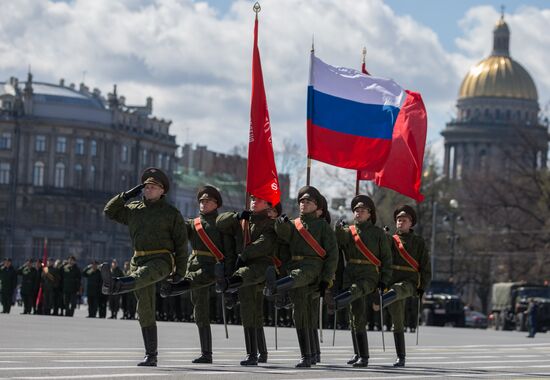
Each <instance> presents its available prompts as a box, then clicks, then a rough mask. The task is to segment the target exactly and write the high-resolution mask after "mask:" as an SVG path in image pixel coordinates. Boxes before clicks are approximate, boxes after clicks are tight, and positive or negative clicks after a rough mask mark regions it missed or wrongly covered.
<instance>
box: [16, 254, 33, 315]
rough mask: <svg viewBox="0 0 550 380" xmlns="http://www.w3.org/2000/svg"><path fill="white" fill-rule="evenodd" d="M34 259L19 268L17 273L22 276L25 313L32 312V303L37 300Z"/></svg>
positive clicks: (22, 296)
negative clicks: (35, 296)
mask: <svg viewBox="0 0 550 380" xmlns="http://www.w3.org/2000/svg"><path fill="white" fill-rule="evenodd" d="M33 263H34V260H33V259H29V260H27V261H26V262H25V264H23V265H22V266H21V267H20V268H19V269H18V270H17V274H18V275H19V276H21V298H23V313H21V314H30V313H31V311H32V305H33V304H34V302H35V301H36V298H34V280H35V277H36V269H35V268H34V267H33Z"/></svg>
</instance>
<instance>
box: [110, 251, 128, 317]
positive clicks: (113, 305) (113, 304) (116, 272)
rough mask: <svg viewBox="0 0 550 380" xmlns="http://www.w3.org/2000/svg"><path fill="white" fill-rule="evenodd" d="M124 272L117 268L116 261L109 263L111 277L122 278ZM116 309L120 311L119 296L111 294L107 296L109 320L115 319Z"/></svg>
mask: <svg viewBox="0 0 550 380" xmlns="http://www.w3.org/2000/svg"><path fill="white" fill-rule="evenodd" d="M122 276H124V272H123V271H122V269H120V268H119V267H118V263H117V261H116V259H113V261H111V277H122ZM125 294H126V293H125ZM118 309H120V295H119V294H111V295H110V296H109V310H111V316H110V317H109V319H116V318H117V314H118Z"/></svg>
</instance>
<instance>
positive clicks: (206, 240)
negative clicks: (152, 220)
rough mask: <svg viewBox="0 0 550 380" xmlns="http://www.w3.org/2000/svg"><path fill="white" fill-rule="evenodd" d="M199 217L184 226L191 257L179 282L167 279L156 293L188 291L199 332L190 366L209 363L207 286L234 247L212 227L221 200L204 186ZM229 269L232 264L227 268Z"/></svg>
mask: <svg viewBox="0 0 550 380" xmlns="http://www.w3.org/2000/svg"><path fill="white" fill-rule="evenodd" d="M197 202H198V203H199V216H198V217H196V218H195V219H190V220H188V221H186V222H185V226H186V228H187V235H188V236H189V241H190V243H191V248H192V252H191V257H190V258H189V262H188V264H187V273H186V274H185V276H184V277H183V278H177V277H179V276H177V275H176V276H174V277H175V278H169V279H168V280H167V281H165V282H163V283H162V285H161V289H160V295H161V296H162V297H171V296H178V295H180V294H183V293H185V292H187V291H189V290H190V291H191V302H192V303H193V314H194V319H195V323H196V324H197V327H198V329H199V340H200V345H201V356H199V357H198V358H196V359H194V360H193V363H212V331H211V329H210V289H209V287H210V285H212V284H214V282H215V281H216V278H215V271H214V268H215V265H216V263H217V262H225V263H226V265H227V263H228V262H230V261H231V256H227V254H226V252H227V250H228V249H232V248H233V247H234V244H233V238H232V237H231V236H229V235H227V234H222V233H221V232H220V230H219V229H218V228H217V227H216V218H217V217H218V208H220V207H222V205H223V200H222V196H221V194H220V192H219V191H218V190H217V189H216V188H215V187H212V186H204V187H202V188H200V189H199V191H198V192H197ZM231 265H232V264H231Z"/></svg>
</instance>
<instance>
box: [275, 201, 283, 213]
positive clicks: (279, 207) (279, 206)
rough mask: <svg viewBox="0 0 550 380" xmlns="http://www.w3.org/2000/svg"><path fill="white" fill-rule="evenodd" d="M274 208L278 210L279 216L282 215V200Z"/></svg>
mask: <svg viewBox="0 0 550 380" xmlns="http://www.w3.org/2000/svg"><path fill="white" fill-rule="evenodd" d="M273 209H274V210H275V211H277V216H281V214H282V213H283V205H282V204H281V202H279V203H277V204H276V205H275V207H273Z"/></svg>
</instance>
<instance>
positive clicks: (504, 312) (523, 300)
mask: <svg viewBox="0 0 550 380" xmlns="http://www.w3.org/2000/svg"><path fill="white" fill-rule="evenodd" d="M531 299H534V300H535V301H537V302H538V303H539V308H538V312H537V330H538V331H540V332H546V331H547V330H548V329H550V287H548V286H545V285H537V284H529V283H526V282H498V283H496V284H493V292H492V297H491V312H492V318H491V319H492V323H493V327H494V328H495V329H496V330H513V329H516V330H518V331H527V328H528V326H527V315H526V314H525V311H526V310H527V306H528V305H529V301H530V300H531Z"/></svg>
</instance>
